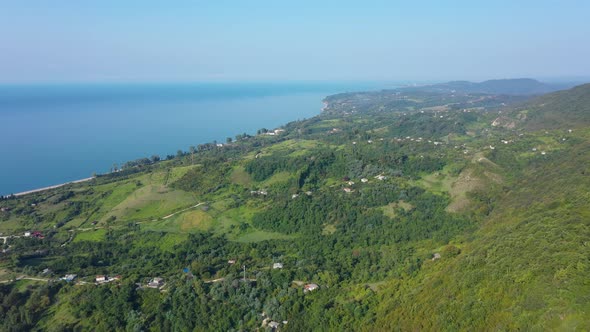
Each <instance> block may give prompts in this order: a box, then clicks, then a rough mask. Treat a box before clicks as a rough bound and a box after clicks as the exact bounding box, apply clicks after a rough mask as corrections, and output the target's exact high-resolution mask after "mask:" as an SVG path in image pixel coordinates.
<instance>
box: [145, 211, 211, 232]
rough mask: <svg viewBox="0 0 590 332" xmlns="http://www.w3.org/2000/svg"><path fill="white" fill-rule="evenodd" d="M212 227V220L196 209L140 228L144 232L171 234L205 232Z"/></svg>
mask: <svg viewBox="0 0 590 332" xmlns="http://www.w3.org/2000/svg"><path fill="white" fill-rule="evenodd" d="M213 226H214V219H213V218H212V217H211V216H210V215H208V214H207V213H206V212H204V211H202V210H200V209H198V208H195V209H194V210H189V211H186V212H183V213H180V214H177V215H174V216H173V217H170V218H168V219H162V220H157V221H146V222H144V223H143V224H142V228H143V229H146V230H152V231H162V232H171V233H191V232H196V231H207V230H209V229H211V228H212V227H213Z"/></svg>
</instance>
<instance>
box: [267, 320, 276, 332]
mask: <svg viewBox="0 0 590 332" xmlns="http://www.w3.org/2000/svg"><path fill="white" fill-rule="evenodd" d="M268 327H270V328H271V329H273V330H274V329H278V328H279V323H277V322H275V321H272V322H270V323H268Z"/></svg>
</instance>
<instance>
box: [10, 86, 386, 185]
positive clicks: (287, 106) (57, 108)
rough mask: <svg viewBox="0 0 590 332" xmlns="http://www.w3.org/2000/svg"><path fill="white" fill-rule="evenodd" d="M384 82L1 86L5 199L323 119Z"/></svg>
mask: <svg viewBox="0 0 590 332" xmlns="http://www.w3.org/2000/svg"><path fill="white" fill-rule="evenodd" d="M395 86H396V83H384V82H346V83H341V82H330V83H328V82H320V83H318V82H312V83H308V82H305V83H302V82H296V83H294V82H288V83H287V82H265V83H260V82H256V83H166V84H164V83H160V84H155V83H154V84H147V83H142V84H139V83H133V84H123V83H117V84H36V85H22V84H21V85H0V195H9V194H12V193H19V192H23V191H27V190H33V189H37V188H42V187H47V186H52V185H56V184H61V183H65V182H69V181H74V180H78V179H82V178H87V177H90V176H91V175H92V174H93V173H98V174H101V173H106V172H109V171H110V169H111V168H112V167H113V165H114V164H117V165H122V164H123V163H125V162H126V161H129V160H134V159H138V158H143V157H150V156H152V155H159V156H160V157H162V158H165V156H166V155H174V154H176V151H178V150H183V151H187V150H188V149H189V147H190V146H191V145H194V146H196V145H198V144H202V143H206V142H213V141H214V140H216V141H218V142H225V140H226V138H227V137H232V138H234V137H235V136H236V135H237V134H241V133H248V134H255V133H256V131H257V130H258V129H260V128H268V129H272V128H276V127H278V126H281V125H283V124H286V123H288V122H290V121H294V120H301V119H305V118H310V117H313V116H316V115H318V114H319V113H320V112H321V107H322V99H323V98H324V97H326V96H328V95H331V94H335V93H340V92H350V91H361V90H362V91H364V90H378V89H384V88H392V87H395Z"/></svg>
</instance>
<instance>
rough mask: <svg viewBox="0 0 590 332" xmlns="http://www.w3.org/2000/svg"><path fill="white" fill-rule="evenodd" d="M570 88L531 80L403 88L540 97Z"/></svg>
mask: <svg viewBox="0 0 590 332" xmlns="http://www.w3.org/2000/svg"><path fill="white" fill-rule="evenodd" d="M569 87H571V85H570V84H565V83H563V84H549V83H543V82H539V81H537V80H534V79H531V78H517V79H500V80H488V81H484V82H480V83H476V82H469V81H452V82H447V83H439V84H433V85H427V86H421V87H410V88H404V90H413V91H415V90H419V91H427V92H438V93H484V94H494V95H497V94H505V95H540V94H544V93H549V92H553V91H557V90H561V89H566V88H569Z"/></svg>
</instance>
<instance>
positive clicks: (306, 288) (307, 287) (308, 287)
mask: <svg viewBox="0 0 590 332" xmlns="http://www.w3.org/2000/svg"><path fill="white" fill-rule="evenodd" d="M318 288H320V286H318V285H317V284H306V285H305V286H303V292H304V293H307V292H313V291H314V290H316V289H318Z"/></svg>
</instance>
